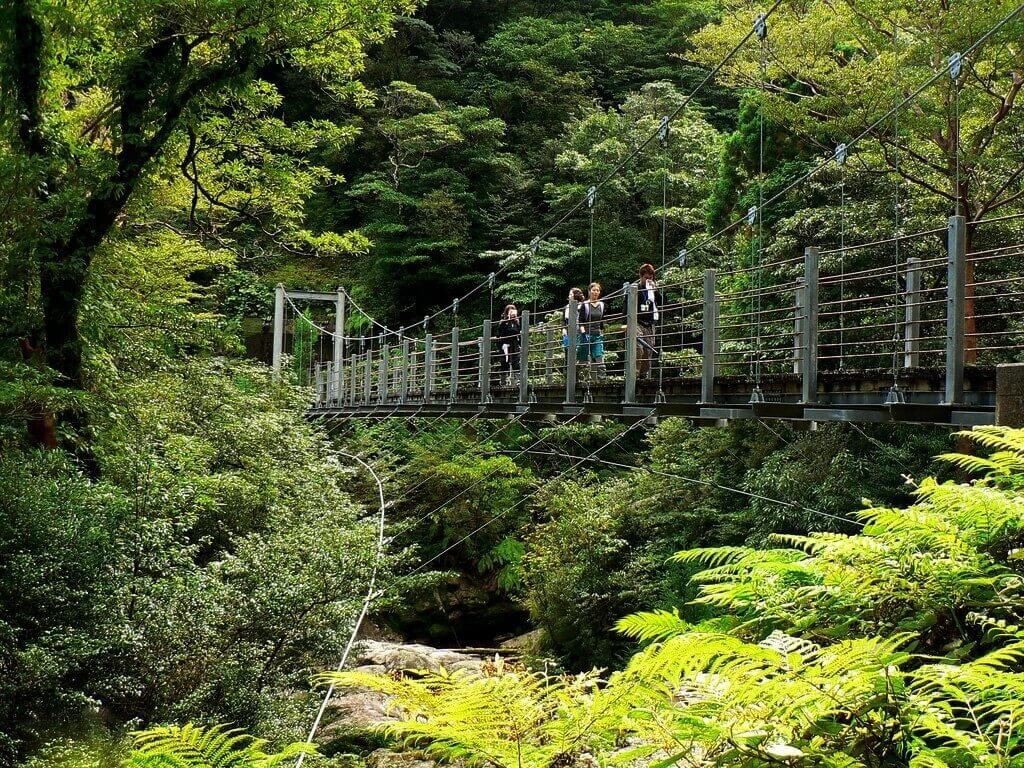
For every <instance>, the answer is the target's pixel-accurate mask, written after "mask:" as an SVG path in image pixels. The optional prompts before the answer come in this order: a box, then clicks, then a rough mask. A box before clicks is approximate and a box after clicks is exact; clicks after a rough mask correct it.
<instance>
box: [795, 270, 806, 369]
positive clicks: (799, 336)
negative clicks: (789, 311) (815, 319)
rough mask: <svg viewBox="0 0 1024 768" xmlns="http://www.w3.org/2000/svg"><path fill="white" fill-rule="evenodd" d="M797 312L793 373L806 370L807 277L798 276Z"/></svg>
mask: <svg viewBox="0 0 1024 768" xmlns="http://www.w3.org/2000/svg"><path fill="white" fill-rule="evenodd" d="M793 293H794V297H795V304H796V312H795V314H794V315H793V373H797V374H802V373H803V370H804V320H805V318H806V315H807V279H806V278H803V277H798V278H797V279H796V288H795V289H794V290H793Z"/></svg>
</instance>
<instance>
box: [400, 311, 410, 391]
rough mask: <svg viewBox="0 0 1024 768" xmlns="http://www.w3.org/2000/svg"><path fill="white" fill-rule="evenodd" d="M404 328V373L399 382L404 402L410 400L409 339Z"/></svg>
mask: <svg viewBox="0 0 1024 768" xmlns="http://www.w3.org/2000/svg"><path fill="white" fill-rule="evenodd" d="M404 331H405V329H402V375H401V379H400V383H399V387H400V390H399V392H400V397H401V400H402V404H403V405H404V404H405V403H407V402H409V340H408V339H407V338H405V332H404Z"/></svg>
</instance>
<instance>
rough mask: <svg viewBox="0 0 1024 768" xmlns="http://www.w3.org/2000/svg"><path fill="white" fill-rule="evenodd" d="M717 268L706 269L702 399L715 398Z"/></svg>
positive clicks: (701, 374)
mask: <svg viewBox="0 0 1024 768" xmlns="http://www.w3.org/2000/svg"><path fill="white" fill-rule="evenodd" d="M715 274H716V273H715V270H713V269H705V270H704V328H703V333H702V338H701V357H702V361H701V372H700V401H701V402H702V403H712V402H714V400H715V365H716V364H717V359H716V357H717V356H716V352H717V351H718V350H717V347H718V299H717V297H716V296H715Z"/></svg>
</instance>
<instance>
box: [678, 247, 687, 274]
mask: <svg viewBox="0 0 1024 768" xmlns="http://www.w3.org/2000/svg"><path fill="white" fill-rule="evenodd" d="M678 260H679V268H680V269H685V268H686V249H685V248H680V249H679V256H678Z"/></svg>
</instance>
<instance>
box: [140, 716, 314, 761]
mask: <svg viewBox="0 0 1024 768" xmlns="http://www.w3.org/2000/svg"><path fill="white" fill-rule="evenodd" d="M133 742H134V749H133V751H132V753H131V755H130V757H129V760H128V762H129V765H130V766H132V768H274V767H275V766H278V765H280V764H281V763H284V762H287V761H291V760H294V759H295V758H297V757H298V756H299V754H301V753H306V754H315V753H316V750H315V749H313V748H312V747H310V746H309V745H306V744H290V745H289V746H287V747H285V749H283V750H282V751H280V752H274V753H268V752H266V751H264V748H265V747H266V744H267V742H266V741H264V740H263V739H256V738H253V737H251V736H247V735H245V734H243V733H242V732H241V731H238V730H235V729H230V728H227V727H226V726H222V725H218V726H214V727H212V728H202V727H200V726H197V725H192V724H187V725H183V726H176V725H169V726H163V727H158V728H151V729H149V730H145V731H138V732H136V733H135V734H133Z"/></svg>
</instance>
